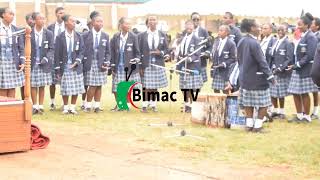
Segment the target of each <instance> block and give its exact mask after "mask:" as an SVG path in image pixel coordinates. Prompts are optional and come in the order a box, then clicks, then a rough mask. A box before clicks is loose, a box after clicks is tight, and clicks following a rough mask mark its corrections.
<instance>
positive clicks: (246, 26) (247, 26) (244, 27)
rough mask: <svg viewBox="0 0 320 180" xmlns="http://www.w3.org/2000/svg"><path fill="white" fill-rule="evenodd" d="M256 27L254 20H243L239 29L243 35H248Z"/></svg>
mask: <svg viewBox="0 0 320 180" xmlns="http://www.w3.org/2000/svg"><path fill="white" fill-rule="evenodd" d="M254 26H256V20H254V19H247V18H245V19H243V20H242V21H241V26H240V29H241V31H242V32H244V33H250V32H251V28H252V27H254Z"/></svg>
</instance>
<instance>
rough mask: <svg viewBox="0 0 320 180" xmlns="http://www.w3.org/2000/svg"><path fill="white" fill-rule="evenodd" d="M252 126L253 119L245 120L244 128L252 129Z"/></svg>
mask: <svg viewBox="0 0 320 180" xmlns="http://www.w3.org/2000/svg"><path fill="white" fill-rule="evenodd" d="M253 124H254V122H253V118H246V126H247V127H250V128H251V127H253Z"/></svg>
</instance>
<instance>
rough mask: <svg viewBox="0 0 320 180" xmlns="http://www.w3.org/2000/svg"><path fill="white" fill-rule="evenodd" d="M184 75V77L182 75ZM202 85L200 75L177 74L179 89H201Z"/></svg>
mask: <svg viewBox="0 0 320 180" xmlns="http://www.w3.org/2000/svg"><path fill="white" fill-rule="evenodd" d="M185 76H186V79H184V77H185ZM202 86H203V81H202V75H201V74H199V75H196V74H187V75H184V74H180V75H179V88H180V89H201V87H202Z"/></svg>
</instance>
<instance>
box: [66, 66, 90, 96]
mask: <svg viewBox="0 0 320 180" xmlns="http://www.w3.org/2000/svg"><path fill="white" fill-rule="evenodd" d="M60 89H61V95H62V96H72V95H78V94H83V93H84V92H85V90H84V83H83V74H82V73H81V74H78V73H77V71H65V72H64V73H63V75H62V78H61V87H60Z"/></svg>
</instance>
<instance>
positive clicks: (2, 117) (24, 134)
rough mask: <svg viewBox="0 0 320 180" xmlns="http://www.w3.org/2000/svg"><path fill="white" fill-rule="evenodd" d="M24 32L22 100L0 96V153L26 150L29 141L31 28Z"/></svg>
mask: <svg viewBox="0 0 320 180" xmlns="http://www.w3.org/2000/svg"><path fill="white" fill-rule="evenodd" d="M25 32H26V34H25V56H26V60H25V88H24V95H25V99H24V100H14V99H10V98H6V97H0V153H7V152H17V151H28V150H30V143H31V118H32V104H31V100H30V71H31V62H30V55H31V40H30V39H31V28H30V27H26V31H25Z"/></svg>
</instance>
